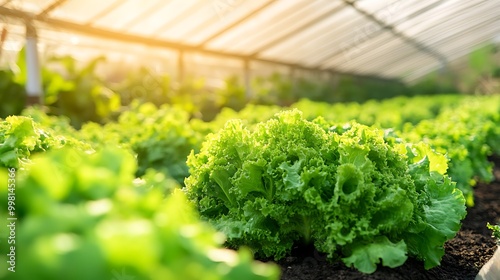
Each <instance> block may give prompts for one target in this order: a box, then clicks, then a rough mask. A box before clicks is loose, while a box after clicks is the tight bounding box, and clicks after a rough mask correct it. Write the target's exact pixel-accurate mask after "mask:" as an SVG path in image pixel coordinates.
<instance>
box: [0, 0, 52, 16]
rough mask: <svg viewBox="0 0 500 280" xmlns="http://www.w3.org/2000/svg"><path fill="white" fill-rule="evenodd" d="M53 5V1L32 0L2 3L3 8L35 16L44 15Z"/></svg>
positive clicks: (0, 2) (5, 1)
mask: <svg viewBox="0 0 500 280" xmlns="http://www.w3.org/2000/svg"><path fill="white" fill-rule="evenodd" d="M2 2H3V3H2ZM52 3H53V0H31V1H9V0H4V1H0V5H1V6H4V7H7V8H9V9H15V10H21V11H26V12H29V13H33V14H40V13H42V12H43V11H44V10H45V9H46V8H47V7H49V6H50V4H52Z"/></svg>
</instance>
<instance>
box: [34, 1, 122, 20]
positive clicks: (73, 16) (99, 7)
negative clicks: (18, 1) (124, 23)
mask: <svg viewBox="0 0 500 280" xmlns="http://www.w3.org/2000/svg"><path fill="white" fill-rule="evenodd" d="M24 2H27V1H24ZM119 2H121V1H120V0H115V1H102V0H85V1H75V0H70V1H65V2H64V3H63V4H61V5H59V6H57V7H56V8H55V9H54V11H52V12H51V13H50V16H51V17H53V18H55V19H60V20H66V21H69V22H74V23H79V24H93V21H92V20H93V19H94V18H95V17H98V16H99V15H101V14H103V13H106V12H107V11H109V10H113V9H114V8H116V7H118V6H120V5H119Z"/></svg>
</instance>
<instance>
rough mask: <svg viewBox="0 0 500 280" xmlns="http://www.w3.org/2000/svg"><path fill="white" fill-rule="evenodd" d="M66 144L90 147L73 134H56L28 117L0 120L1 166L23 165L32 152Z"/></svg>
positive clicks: (17, 166) (84, 147) (80, 147)
mask: <svg viewBox="0 0 500 280" xmlns="http://www.w3.org/2000/svg"><path fill="white" fill-rule="evenodd" d="M65 145H68V146H73V147H77V148H79V149H82V150H87V149H90V146H88V145H86V144H84V143H82V142H80V141H78V140H76V139H74V138H72V137H71V136H61V135H58V136H54V134H53V131H52V129H50V128H47V127H43V126H40V125H39V124H37V123H35V122H33V120H32V119H31V118H28V117H21V116H10V117H7V118H6V119H5V120H0V167H12V168H19V167H22V166H24V165H25V164H26V163H28V162H29V157H30V155H31V154H33V153H38V152H42V151H47V150H49V149H52V148H61V147H63V146H65Z"/></svg>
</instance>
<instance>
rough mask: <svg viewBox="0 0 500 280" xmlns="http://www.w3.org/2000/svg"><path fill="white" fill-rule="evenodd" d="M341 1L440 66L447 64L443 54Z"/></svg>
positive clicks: (347, 2) (350, 2)
mask: <svg viewBox="0 0 500 280" xmlns="http://www.w3.org/2000/svg"><path fill="white" fill-rule="evenodd" d="M342 1H343V2H344V3H345V4H346V5H348V6H351V7H352V8H353V9H354V10H356V12H358V13H360V14H362V15H363V16H365V17H366V18H368V19H369V20H371V21H373V22H375V23H376V24H377V25H379V26H380V27H381V28H382V29H385V30H387V31H389V32H390V33H391V34H393V35H394V36H396V37H398V38H400V39H402V40H403V41H405V42H407V43H408V44H411V45H413V46H414V47H415V48H417V49H418V50H420V51H422V52H425V53H428V54H430V55H431V56H433V57H435V58H436V59H437V60H438V61H439V62H440V63H442V64H446V63H447V59H446V56H445V55H443V54H441V53H439V52H438V51H436V50H434V49H432V48H430V47H428V46H426V45H424V44H422V43H420V42H419V41H417V40H415V39H414V38H411V37H408V36H406V35H404V34H403V33H401V32H399V31H397V30H396V28H395V27H394V25H391V24H387V23H385V22H384V21H382V20H380V19H378V18H377V17H375V16H374V15H372V14H370V13H368V12H366V11H365V10H362V9H360V8H359V7H357V6H356V3H355V2H353V1H350V0H342Z"/></svg>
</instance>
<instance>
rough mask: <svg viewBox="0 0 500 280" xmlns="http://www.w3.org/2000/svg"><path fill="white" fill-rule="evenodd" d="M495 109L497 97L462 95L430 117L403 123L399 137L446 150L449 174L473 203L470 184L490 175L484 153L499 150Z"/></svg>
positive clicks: (498, 102) (487, 179)
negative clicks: (415, 122)
mask: <svg viewBox="0 0 500 280" xmlns="http://www.w3.org/2000/svg"><path fill="white" fill-rule="evenodd" d="M499 111H500V99H499V98H498V97H485V98H479V97H476V98H465V99H463V100H462V103H461V104H460V105H459V106H457V107H455V108H449V109H446V110H443V112H441V114H439V115H438V116H437V117H436V118H434V119H429V120H423V121H421V122H420V123H418V124H417V125H416V126H412V125H406V126H405V127H404V128H403V129H402V133H401V137H403V138H404V139H406V140H407V141H409V142H413V143H418V142H421V141H422V142H425V143H428V144H429V145H430V146H431V147H433V148H434V149H435V150H436V151H437V152H440V153H443V154H446V156H447V157H448V158H449V159H450V162H449V166H450V168H449V171H448V173H449V175H450V176H451V178H452V179H453V180H454V181H456V182H457V187H458V188H459V189H461V190H462V192H463V193H464V195H465V197H466V198H467V205H469V206H473V205H474V197H473V189H472V186H474V185H475V184H476V182H477V181H483V182H490V181H491V180H492V179H493V174H492V163H490V162H489V161H488V156H490V155H491V154H492V153H493V152H497V153H498V152H499V151H500V149H499V144H498V138H499V137H500V130H499V128H498V123H499V114H498V112H499Z"/></svg>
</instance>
